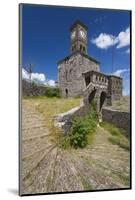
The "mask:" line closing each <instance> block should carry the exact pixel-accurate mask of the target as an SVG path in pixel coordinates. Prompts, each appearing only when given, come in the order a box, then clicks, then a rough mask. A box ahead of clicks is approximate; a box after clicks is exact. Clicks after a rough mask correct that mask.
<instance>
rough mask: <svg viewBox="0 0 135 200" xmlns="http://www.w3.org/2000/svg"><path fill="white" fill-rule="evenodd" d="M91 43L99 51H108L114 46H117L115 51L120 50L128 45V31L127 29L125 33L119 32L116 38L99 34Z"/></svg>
mask: <svg viewBox="0 0 135 200" xmlns="http://www.w3.org/2000/svg"><path fill="white" fill-rule="evenodd" d="M91 42H92V43H93V44H95V45H96V46H97V47H98V48H101V49H108V48H109V47H111V46H114V45H117V46H116V48H117V49H118V48H122V47H125V46H128V45H129V44H130V29H129V27H128V28H127V29H126V30H125V31H122V32H120V33H119V34H118V36H113V35H111V34H106V33H100V35H99V36H98V37H96V38H95V39H92V41H91Z"/></svg>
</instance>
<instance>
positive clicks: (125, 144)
mask: <svg viewBox="0 0 135 200" xmlns="http://www.w3.org/2000/svg"><path fill="white" fill-rule="evenodd" d="M100 125H101V126H102V127H104V128H105V129H106V130H108V131H109V132H110V134H111V136H110V137H109V138H108V140H109V141H110V142H111V143H112V144H114V145H118V146H120V147H121V148H123V149H125V150H127V151H129V150H130V144H129V140H128V139H127V138H126V136H125V131H124V130H121V129H119V128H117V127H115V126H114V125H112V124H110V123H107V122H101V123H100Z"/></svg>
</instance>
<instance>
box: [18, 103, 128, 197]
mask: <svg viewBox="0 0 135 200" xmlns="http://www.w3.org/2000/svg"><path fill="white" fill-rule="evenodd" d="M109 136H110V133H108V132H107V131H105V130H104V129H103V128H101V127H99V128H98V129H97V133H96V134H95V137H94V142H93V144H92V145H91V146H88V147H87V148H84V149H77V150H74V149H70V150H63V149H61V148H59V147H58V146H56V145H55V144H54V143H52V140H51V138H52V136H51V135H50V133H49V130H48V129H47V128H46V120H45V118H44V116H43V115H42V113H40V112H38V111H37V110H36V108H35V106H34V105H32V104H31V102H30V101H27V102H26V101H25V102H23V104H22V145H21V146H22V149H21V172H20V175H21V176H20V177H21V180H20V181H21V194H35V193H48V192H49V193H50V192H66V191H82V190H100V189H114V188H129V181H130V180H129V173H130V164H129V161H130V160H129V158H130V156H129V152H128V151H125V150H124V149H122V148H120V147H119V146H117V145H113V144H111V143H109V141H108V137H109Z"/></svg>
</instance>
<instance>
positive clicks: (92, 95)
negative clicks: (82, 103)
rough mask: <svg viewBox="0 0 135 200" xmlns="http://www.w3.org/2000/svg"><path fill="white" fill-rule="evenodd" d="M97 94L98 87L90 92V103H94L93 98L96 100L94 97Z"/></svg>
mask: <svg viewBox="0 0 135 200" xmlns="http://www.w3.org/2000/svg"><path fill="white" fill-rule="evenodd" d="M95 94H96V89H94V90H93V91H92V92H91V93H90V95H89V97H88V102H89V104H92V102H93V100H94V97H95Z"/></svg>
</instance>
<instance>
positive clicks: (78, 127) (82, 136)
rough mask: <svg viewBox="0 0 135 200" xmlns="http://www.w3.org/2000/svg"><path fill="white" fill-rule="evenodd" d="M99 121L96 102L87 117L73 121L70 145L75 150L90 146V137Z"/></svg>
mask: <svg viewBox="0 0 135 200" xmlns="http://www.w3.org/2000/svg"><path fill="white" fill-rule="evenodd" d="M97 120H98V115H97V111H96V102H93V103H92V104H91V106H90V111H89V114H88V115H87V116H86V117H83V118H75V119H73V122H72V123H73V125H72V128H71V131H70V134H69V141H70V145H71V146H72V147H74V148H78V147H80V148H83V147H85V146H86V145H87V144H88V137H89V135H90V134H92V133H93V132H94V131H95V128H96V126H97Z"/></svg>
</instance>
